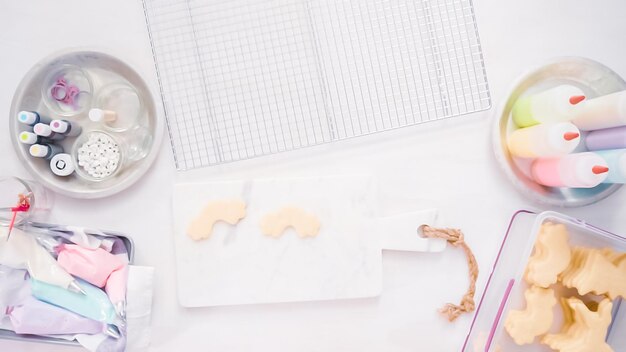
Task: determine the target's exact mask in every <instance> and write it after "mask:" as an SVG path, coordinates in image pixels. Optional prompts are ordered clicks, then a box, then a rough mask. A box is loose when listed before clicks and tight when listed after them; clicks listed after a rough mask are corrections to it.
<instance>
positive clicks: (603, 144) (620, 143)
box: [585, 126, 626, 150]
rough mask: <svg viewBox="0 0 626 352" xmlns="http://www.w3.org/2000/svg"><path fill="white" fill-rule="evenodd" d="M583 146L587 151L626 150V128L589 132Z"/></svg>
mask: <svg viewBox="0 0 626 352" xmlns="http://www.w3.org/2000/svg"><path fill="white" fill-rule="evenodd" d="M585 146H586V147H587V149H589V150H608V149H622V148H626V126H622V127H614V128H605V129H603V130H597V131H591V132H589V133H588V134H587V137H585Z"/></svg>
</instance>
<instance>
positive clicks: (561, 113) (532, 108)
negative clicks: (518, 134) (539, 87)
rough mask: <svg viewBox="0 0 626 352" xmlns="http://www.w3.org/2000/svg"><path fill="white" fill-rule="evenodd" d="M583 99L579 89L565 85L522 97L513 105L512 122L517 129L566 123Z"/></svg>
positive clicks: (583, 96)
mask: <svg viewBox="0 0 626 352" xmlns="http://www.w3.org/2000/svg"><path fill="white" fill-rule="evenodd" d="M584 99H585V95H584V93H583V91H582V90H581V89H580V88H578V87H574V86H571V85H567V84H563V85H560V86H557V87H554V88H551V89H548V90H545V91H543V92H539V93H536V94H532V95H526V96H522V97H520V98H518V99H517V101H516V102H515V105H513V110H512V112H511V114H512V115H513V122H515V124H516V125H517V126H518V127H530V126H533V125H537V124H540V123H546V122H567V121H570V120H571V119H572V117H573V115H572V112H573V111H574V110H576V107H577V106H578V104H579V103H580V102H581V101H583V100H584ZM579 127H580V126H579Z"/></svg>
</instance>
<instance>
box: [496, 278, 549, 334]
mask: <svg viewBox="0 0 626 352" xmlns="http://www.w3.org/2000/svg"><path fill="white" fill-rule="evenodd" d="M524 297H525V298H526V309H524V310H512V311H510V312H509V314H508V316H507V318H506V321H505V322H504V328H505V329H506V331H507V332H508V333H509V335H510V336H511V338H512V339H513V341H515V343H516V344H518V345H524V344H529V343H532V342H533V341H534V340H535V337H536V336H539V335H543V334H545V333H546V332H548V330H550V327H551V326H552V320H553V319H554V313H553V312H552V307H554V305H555V304H556V298H555V297H554V291H553V290H552V289H549V288H542V287H537V286H531V287H530V288H529V289H527V290H526V292H525V293H524Z"/></svg>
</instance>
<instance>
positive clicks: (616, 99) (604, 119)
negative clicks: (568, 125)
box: [572, 91, 626, 131]
mask: <svg viewBox="0 0 626 352" xmlns="http://www.w3.org/2000/svg"><path fill="white" fill-rule="evenodd" d="M572 123H573V124H574V125H576V126H578V128H579V129H580V130H581V131H591V130H600V129H604V128H611V127H618V126H624V125H626V91H621V92H617V93H613V94H608V95H603V96H601V97H597V98H593V99H589V100H587V101H585V102H584V103H583V104H580V109H576V111H573V115H572Z"/></svg>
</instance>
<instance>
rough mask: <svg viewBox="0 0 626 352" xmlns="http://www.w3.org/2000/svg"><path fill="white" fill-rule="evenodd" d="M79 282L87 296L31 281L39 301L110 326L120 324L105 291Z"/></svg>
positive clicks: (32, 288) (32, 289)
mask: <svg viewBox="0 0 626 352" xmlns="http://www.w3.org/2000/svg"><path fill="white" fill-rule="evenodd" d="M78 282H79V284H80V285H81V287H82V288H83V289H84V290H85V293H86V294H84V295H81V294H77V293H74V292H71V291H68V290H63V289H61V288H59V287H58V286H52V285H50V284H47V283H45V282H41V281H39V280H35V279H31V291H32V293H33V296H35V297H36V298H37V299H38V300H40V301H44V302H47V303H50V304H54V305H55V306H59V307H61V308H65V309H67V310H69V311H72V312H74V313H76V314H79V315H82V316H83V317H86V318H89V319H93V320H96V321H100V322H106V323H109V324H115V323H119V322H120V320H119V317H118V316H117V314H116V313H115V309H114V308H113V305H112V304H111V301H109V297H107V295H106V293H104V291H102V290H101V289H99V288H97V287H96V286H93V285H92V284H90V283H88V282H86V281H83V280H80V279H78Z"/></svg>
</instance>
